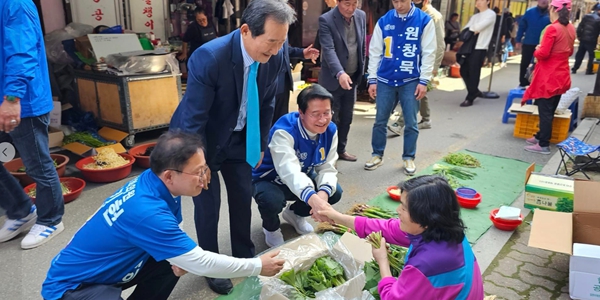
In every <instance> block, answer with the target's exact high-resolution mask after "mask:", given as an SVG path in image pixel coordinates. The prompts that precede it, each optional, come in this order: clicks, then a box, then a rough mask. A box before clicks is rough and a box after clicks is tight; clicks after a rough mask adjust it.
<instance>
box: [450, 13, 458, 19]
mask: <svg viewBox="0 0 600 300" xmlns="http://www.w3.org/2000/svg"><path fill="white" fill-rule="evenodd" d="M454 17H458V14H457V13H452V14H451V15H450V19H452V18H454Z"/></svg>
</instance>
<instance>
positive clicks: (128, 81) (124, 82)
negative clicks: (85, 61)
mask: <svg viewBox="0 0 600 300" xmlns="http://www.w3.org/2000/svg"><path fill="white" fill-rule="evenodd" d="M75 82H76V83H77V84H76V87H77V94H78V95H79V103H78V104H79V107H80V108H81V110H83V111H86V112H91V113H93V114H94V117H95V118H96V122H97V124H98V126H106V127H111V128H114V129H118V130H121V131H124V132H127V133H129V136H128V137H127V138H126V139H125V141H124V144H125V146H127V147H131V146H133V145H134V144H135V134H136V133H138V132H143V131H150V130H154V129H160V128H165V127H168V126H169V122H170V120H171V116H172V115H173V113H174V112H175V109H176V108H177V105H179V101H180V100H181V95H182V93H181V78H180V74H176V75H174V74H172V73H160V74H142V75H127V76H117V75H112V74H108V73H105V72H94V71H83V70H76V71H75Z"/></svg>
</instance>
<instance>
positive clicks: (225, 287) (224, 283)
mask: <svg viewBox="0 0 600 300" xmlns="http://www.w3.org/2000/svg"><path fill="white" fill-rule="evenodd" d="M206 282H208V286H209V287H210V289H211V290H213V292H215V293H217V294H221V295H228V294H229V293H231V291H232V290H233V283H231V279H223V278H209V277H206Z"/></svg>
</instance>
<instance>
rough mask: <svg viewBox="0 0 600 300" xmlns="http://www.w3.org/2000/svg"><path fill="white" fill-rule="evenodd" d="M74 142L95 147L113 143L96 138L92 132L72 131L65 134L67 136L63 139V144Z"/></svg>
mask: <svg viewBox="0 0 600 300" xmlns="http://www.w3.org/2000/svg"><path fill="white" fill-rule="evenodd" d="M74 142H80V143H82V144H84V145H87V146H90V147H94V148H98V147H103V146H108V145H110V144H111V143H104V142H102V141H100V140H99V139H97V138H95V137H94V136H93V135H92V134H91V133H89V132H85V131H80V132H74V133H71V134H69V135H67V136H65V138H64V139H63V144H65V145H66V144H69V143H74Z"/></svg>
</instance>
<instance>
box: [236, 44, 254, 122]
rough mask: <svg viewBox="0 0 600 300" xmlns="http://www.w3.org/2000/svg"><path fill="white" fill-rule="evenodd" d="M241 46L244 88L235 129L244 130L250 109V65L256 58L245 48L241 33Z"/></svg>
mask: <svg viewBox="0 0 600 300" xmlns="http://www.w3.org/2000/svg"><path fill="white" fill-rule="evenodd" d="M240 48H242V57H243V58H244V88H243V89H242V99H241V100H242V103H241V104H240V114H239V115H238V119H237V125H236V126H235V129H234V130H235V131H242V129H244V126H245V125H246V111H247V109H248V74H250V66H251V65H252V64H253V63H254V59H252V57H251V56H250V54H248V52H246V48H244V39H242V35H241V34H240ZM257 72H258V70H257ZM257 76H258V74H257Z"/></svg>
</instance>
